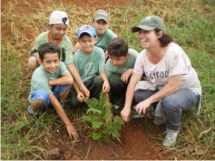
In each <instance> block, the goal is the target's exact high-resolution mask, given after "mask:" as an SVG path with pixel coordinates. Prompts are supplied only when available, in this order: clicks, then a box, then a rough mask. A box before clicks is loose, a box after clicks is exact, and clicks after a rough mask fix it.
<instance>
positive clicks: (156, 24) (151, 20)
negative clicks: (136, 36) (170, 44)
mask: <svg viewBox="0 0 215 161" xmlns="http://www.w3.org/2000/svg"><path fill="white" fill-rule="evenodd" d="M155 28H158V29H161V30H163V31H164V32H165V24H164V22H163V20H162V19H161V18H160V17H158V16H155V15H152V16H147V17H144V18H143V19H142V21H141V22H140V25H138V26H135V27H132V29H131V30H132V32H138V31H140V30H146V31H151V30H154V29H155Z"/></svg>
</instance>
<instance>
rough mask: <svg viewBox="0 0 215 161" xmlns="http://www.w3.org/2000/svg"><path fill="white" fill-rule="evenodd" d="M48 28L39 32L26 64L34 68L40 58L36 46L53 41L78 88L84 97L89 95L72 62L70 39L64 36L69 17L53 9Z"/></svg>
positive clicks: (38, 63) (63, 12)
mask: <svg viewBox="0 0 215 161" xmlns="http://www.w3.org/2000/svg"><path fill="white" fill-rule="evenodd" d="M48 26H49V30H48V31H46V32H43V33H41V34H40V35H39V36H38V37H37V38H36V42H35V45H34V46H33V48H32V49H31V51H30V58H29V60H28V66H29V68H30V69H32V70H35V69H36V68H37V67H38V66H39V65H40V59H39V55H38V48H39V47H40V46H41V45H42V44H44V43H46V42H53V43H55V44H57V45H58V46H59V47H60V49H61V54H60V59H61V61H62V62H64V64H65V65H66V66H67V68H68V70H69V71H70V73H71V74H72V76H73V77H74V78H75V80H76V81H77V82H78V84H79V86H80V89H81V90H82V92H83V93H84V94H85V96H86V97H88V96H89V91H88V90H87V89H86V87H85V86H84V84H83V82H82V81H81V78H80V75H79V73H78V71H77V68H76V67H75V65H74V63H73V55H72V49H73V45H72V43H71V41H70V39H69V38H68V37H67V36H66V30H67V27H68V26H69V18H68V16H67V13H66V12H65V11H59V10H56V11H53V12H52V13H51V15H50V18H49V25H48Z"/></svg>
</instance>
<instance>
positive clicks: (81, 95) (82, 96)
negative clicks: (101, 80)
mask: <svg viewBox="0 0 215 161" xmlns="http://www.w3.org/2000/svg"><path fill="white" fill-rule="evenodd" d="M84 99H85V97H84V94H83V93H81V92H78V94H77V100H78V101H79V102H83V101H84Z"/></svg>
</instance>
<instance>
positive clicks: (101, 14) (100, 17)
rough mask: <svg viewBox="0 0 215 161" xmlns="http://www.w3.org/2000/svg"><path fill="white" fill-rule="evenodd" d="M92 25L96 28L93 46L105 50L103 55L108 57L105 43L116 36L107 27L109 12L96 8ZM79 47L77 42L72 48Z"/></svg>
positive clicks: (74, 49)
mask: <svg viewBox="0 0 215 161" xmlns="http://www.w3.org/2000/svg"><path fill="white" fill-rule="evenodd" d="M93 26H94V27H95V29H96V35H97V39H96V43H95V46H97V47H100V48H102V49H103V51H104V52H105V57H106V58H107V57H108V53H107V52H106V51H107V45H108V43H109V42H110V40H111V39H113V38H115V37H117V35H116V34H115V33H114V32H113V31H112V30H110V29H109V28H108V27H109V14H108V13H107V12H106V11H105V10H101V9H99V10H97V11H96V12H95V13H94V15H93ZM79 48H80V45H79V44H78V43H77V44H76V45H75V47H74V48H73V51H74V52H75V51H76V50H77V49H79Z"/></svg>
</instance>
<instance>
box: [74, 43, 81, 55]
mask: <svg viewBox="0 0 215 161" xmlns="http://www.w3.org/2000/svg"><path fill="white" fill-rule="evenodd" d="M80 48H81V45H80V44H79V42H77V43H76V44H75V46H74V47H73V49H72V53H75V52H76V51H77V50H78V49H80Z"/></svg>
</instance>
